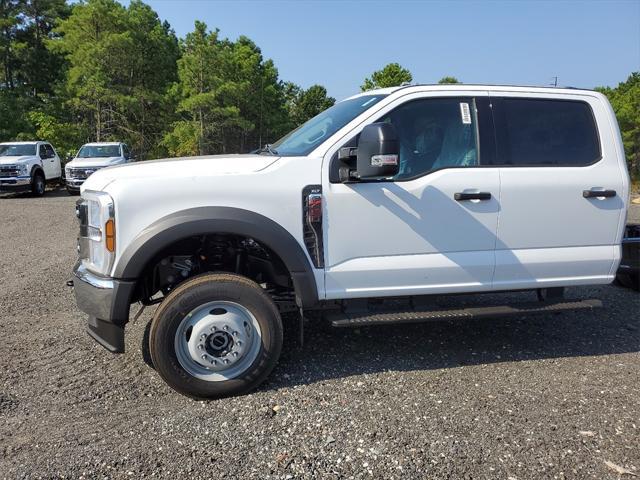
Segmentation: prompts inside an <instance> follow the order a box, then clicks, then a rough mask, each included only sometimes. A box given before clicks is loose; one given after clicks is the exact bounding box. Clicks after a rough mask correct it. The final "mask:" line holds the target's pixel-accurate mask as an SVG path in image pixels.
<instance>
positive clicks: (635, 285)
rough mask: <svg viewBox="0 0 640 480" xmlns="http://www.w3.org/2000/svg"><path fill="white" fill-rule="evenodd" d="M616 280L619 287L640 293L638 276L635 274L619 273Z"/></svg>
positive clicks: (639, 278)
mask: <svg viewBox="0 0 640 480" xmlns="http://www.w3.org/2000/svg"><path fill="white" fill-rule="evenodd" d="M616 280H617V281H618V283H619V284H620V285H622V286H623V287H626V288H631V289H633V290H635V291H636V292H640V274H637V273H619V274H618V275H617V276H616Z"/></svg>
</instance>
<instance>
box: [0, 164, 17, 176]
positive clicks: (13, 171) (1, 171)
mask: <svg viewBox="0 0 640 480" xmlns="http://www.w3.org/2000/svg"><path fill="white" fill-rule="evenodd" d="M19 175H20V167H19V166H18V165H0V178H7V177H17V176H19Z"/></svg>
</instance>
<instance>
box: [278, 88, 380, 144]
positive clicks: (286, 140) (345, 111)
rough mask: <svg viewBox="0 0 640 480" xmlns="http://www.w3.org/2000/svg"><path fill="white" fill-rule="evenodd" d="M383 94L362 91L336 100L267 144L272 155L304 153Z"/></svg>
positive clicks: (377, 100) (374, 102)
mask: <svg viewBox="0 0 640 480" xmlns="http://www.w3.org/2000/svg"><path fill="white" fill-rule="evenodd" d="M384 97H386V95H363V96H361V97H356V98H352V99H351V100H344V101H342V102H339V103H336V104H335V105H334V106H333V107H331V108H328V109H327V110H325V111H324V112H322V113H320V114H319V115H316V116H315V117H313V118H312V119H311V120H309V121H307V122H306V123H304V124H302V125H301V126H299V127H298V128H296V129H295V130H294V131H292V132H290V133H288V134H287V135H285V136H284V137H282V138H281V139H280V140H278V141H277V142H276V143H274V144H273V145H270V149H271V151H272V153H275V154H276V155H283V156H296V155H307V154H309V153H310V152H311V151H313V150H314V149H315V148H316V147H317V146H318V145H320V144H321V143H322V142H324V141H325V140H326V139H328V138H329V137H330V136H331V135H333V134H334V133H336V132H337V131H338V130H340V129H341V128H342V127H344V126H345V125H346V124H347V123H349V122H350V121H351V120H353V119H354V118H356V117H357V116H358V115H360V114H361V113H362V112H364V111H365V110H367V109H369V108H371V107H372V106H374V105H375V104H376V103H378V102H379V101H380V100H382V99H383V98H384Z"/></svg>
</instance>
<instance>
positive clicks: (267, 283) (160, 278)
mask: <svg viewBox="0 0 640 480" xmlns="http://www.w3.org/2000/svg"><path fill="white" fill-rule="evenodd" d="M206 272H229V273H235V274H238V275H242V276H245V277H247V278H250V279H251V280H253V281H255V282H256V283H258V284H259V285H261V286H262V287H263V288H264V289H265V290H266V291H267V292H268V293H269V294H271V296H272V297H273V298H274V299H275V300H277V301H276V303H278V301H280V302H281V303H289V302H290V303H293V305H295V289H294V285H293V279H292V276H291V273H290V272H289V270H288V269H287V267H286V265H285V263H284V261H283V260H282V259H281V258H280V257H279V256H278V255H277V254H276V253H275V252H273V251H272V250H271V249H270V248H269V247H267V246H266V245H263V244H261V243H260V242H258V241H256V240H255V239H253V238H251V237H247V236H243V235H235V234H228V233H210V234H203V235H195V236H190V237H186V238H183V239H180V240H177V241H175V242H173V243H171V244H169V245H168V246H166V247H164V248H163V249H162V250H161V251H159V252H158V253H157V254H156V255H155V256H154V257H152V259H151V260H150V261H148V262H147V263H146V264H145V266H144V267H143V269H142V274H141V275H140V277H139V278H138V282H137V285H136V291H135V293H134V296H135V299H134V301H135V300H140V301H141V302H142V303H143V304H153V303H158V301H160V300H161V299H162V298H163V297H164V296H166V295H168V294H169V292H171V291H172V290H174V289H175V288H176V287H177V286H178V285H180V284H181V283H182V282H183V281H185V280H187V279H189V278H191V277H193V276H195V275H198V274H201V273H206ZM279 306H280V305H279Z"/></svg>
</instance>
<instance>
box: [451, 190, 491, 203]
mask: <svg viewBox="0 0 640 480" xmlns="http://www.w3.org/2000/svg"><path fill="white" fill-rule="evenodd" d="M453 198H454V199H456V200H457V201H458V202H463V201H465V200H491V193H489V192H478V193H472V192H458V193H454V194H453Z"/></svg>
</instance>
